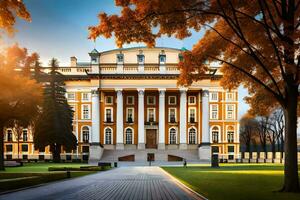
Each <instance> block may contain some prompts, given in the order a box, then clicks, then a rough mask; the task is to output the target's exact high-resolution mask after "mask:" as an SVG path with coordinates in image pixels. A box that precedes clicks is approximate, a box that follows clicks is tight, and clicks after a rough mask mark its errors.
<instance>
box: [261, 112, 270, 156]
mask: <svg viewBox="0 0 300 200" xmlns="http://www.w3.org/2000/svg"><path fill="white" fill-rule="evenodd" d="M269 120H270V119H269V117H268V116H260V117H258V135H259V141H260V146H261V148H262V150H263V152H264V153H265V156H264V158H266V157H267V143H268V139H269V138H268V136H269V131H270V124H269ZM265 161H266V160H265V159H264V162H265Z"/></svg>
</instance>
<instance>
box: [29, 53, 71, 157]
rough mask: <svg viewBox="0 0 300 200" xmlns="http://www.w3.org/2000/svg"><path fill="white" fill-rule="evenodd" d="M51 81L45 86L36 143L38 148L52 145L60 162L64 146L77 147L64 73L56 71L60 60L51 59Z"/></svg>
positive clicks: (36, 129)
mask: <svg viewBox="0 0 300 200" xmlns="http://www.w3.org/2000/svg"><path fill="white" fill-rule="evenodd" d="M50 65H51V72H50V74H49V82H47V83H46V84H45V86H44V101H43V107H42V111H41V116H40V117H39V119H38V120H37V122H36V126H35V134H34V145H35V147H36V148H37V149H44V148H45V147H46V146H48V145H49V146H50V151H51V153H52V156H53V161H54V162H60V153H61V149H62V147H64V149H65V150H72V149H76V145H77V139H76V137H75V135H74V134H73V126H72V120H73V111H72V109H71V107H70V106H69V105H68V103H67V100H66V98H65V93H66V90H65V88H64V79H63V75H61V74H60V73H58V72H57V71H56V69H57V67H58V62H57V60H56V59H54V58H53V59H52V60H51V61H50Z"/></svg>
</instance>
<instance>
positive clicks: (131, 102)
mask: <svg viewBox="0 0 300 200" xmlns="http://www.w3.org/2000/svg"><path fill="white" fill-rule="evenodd" d="M126 103H127V105H134V96H127V101H126Z"/></svg>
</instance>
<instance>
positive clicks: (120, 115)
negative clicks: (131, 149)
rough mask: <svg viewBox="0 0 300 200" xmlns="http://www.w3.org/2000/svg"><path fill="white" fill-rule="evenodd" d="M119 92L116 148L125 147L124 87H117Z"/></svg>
mask: <svg viewBox="0 0 300 200" xmlns="http://www.w3.org/2000/svg"><path fill="white" fill-rule="evenodd" d="M116 92H117V120H116V123H117V146H116V149H124V139H123V135H124V134H123V93H122V89H116Z"/></svg>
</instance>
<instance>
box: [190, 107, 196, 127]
mask: <svg viewBox="0 0 300 200" xmlns="http://www.w3.org/2000/svg"><path fill="white" fill-rule="evenodd" d="M189 122H190V123H194V122H196V108H189Z"/></svg>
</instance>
